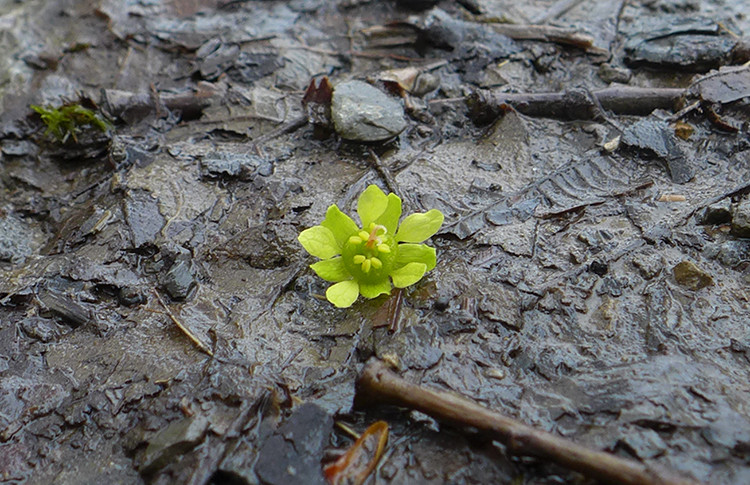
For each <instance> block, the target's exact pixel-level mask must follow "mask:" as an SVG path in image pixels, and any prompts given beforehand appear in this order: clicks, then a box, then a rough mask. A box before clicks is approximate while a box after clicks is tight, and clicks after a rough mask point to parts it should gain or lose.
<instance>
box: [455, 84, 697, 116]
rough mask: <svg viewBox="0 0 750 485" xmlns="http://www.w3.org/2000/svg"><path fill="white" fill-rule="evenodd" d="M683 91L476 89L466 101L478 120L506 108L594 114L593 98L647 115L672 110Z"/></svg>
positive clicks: (530, 112) (527, 112)
mask: <svg viewBox="0 0 750 485" xmlns="http://www.w3.org/2000/svg"><path fill="white" fill-rule="evenodd" d="M685 93H686V90H685V89H680V88H637V87H621V86H615V87H611V88H605V89H600V90H597V91H590V92H586V91H585V90H579V89H574V90H570V91H563V92H558V93H504V92H500V91H497V90H477V91H475V92H473V93H472V94H471V95H469V97H468V98H467V100H466V103H467V105H468V106H469V115H470V116H471V117H472V119H473V120H475V121H476V122H479V123H486V122H490V121H493V120H494V119H495V118H497V117H498V116H499V115H500V114H501V113H502V112H504V111H507V110H508V109H509V108H513V109H515V110H516V111H518V112H520V113H523V114H525V115H528V116H543V117H548V118H560V119H579V120H580V119H593V118H594V117H596V115H597V112H596V111H597V110H596V103H594V102H593V101H594V99H595V100H596V101H598V102H599V104H600V105H601V107H602V108H604V109H606V110H609V111H612V112H613V113H615V114H627V115H647V114H649V113H651V112H652V111H653V110H655V109H658V108H661V109H674V108H675V107H676V105H677V104H678V103H679V101H680V100H681V99H682V97H683V95H684V94H685ZM592 97H593V98H594V99H592Z"/></svg>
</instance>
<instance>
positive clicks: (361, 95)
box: [331, 81, 406, 142]
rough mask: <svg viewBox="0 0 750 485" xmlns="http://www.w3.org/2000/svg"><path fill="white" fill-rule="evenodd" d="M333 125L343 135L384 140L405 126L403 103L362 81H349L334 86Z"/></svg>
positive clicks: (344, 136) (362, 139) (359, 139)
mask: <svg viewBox="0 0 750 485" xmlns="http://www.w3.org/2000/svg"><path fill="white" fill-rule="evenodd" d="M331 115H332V118H333V125H334V128H335V129H336V133H338V134H339V135H340V136H341V138H343V139H345V140H352V141H364V142H370V141H383V140H387V139H388V138H393V137H394V136H396V135H398V134H399V133H401V132H402V131H404V128H406V119H405V118H404V108H403V107H402V106H401V103H399V102H398V101H396V100H395V99H394V98H392V97H390V96H388V95H387V94H385V93H384V92H382V91H380V90H379V89H377V88H375V87H373V86H371V85H369V84H367V83H365V82H362V81H347V82H343V83H341V84H339V85H337V86H336V87H335V88H334V90H333V101H332V104H331Z"/></svg>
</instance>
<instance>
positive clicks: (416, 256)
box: [396, 244, 437, 271]
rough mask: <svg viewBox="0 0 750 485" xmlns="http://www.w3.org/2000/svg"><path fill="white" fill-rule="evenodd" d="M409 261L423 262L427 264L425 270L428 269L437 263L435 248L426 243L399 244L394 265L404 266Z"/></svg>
mask: <svg viewBox="0 0 750 485" xmlns="http://www.w3.org/2000/svg"><path fill="white" fill-rule="evenodd" d="M409 263H424V264H425V265H426V266H427V271H430V270H431V269H432V268H434V267H435V264H436V263H437V256H436V254H435V248H432V247H430V246H428V245H426V244H399V245H398V256H396V267H397V268H398V267H400V266H405V265H407V264H409Z"/></svg>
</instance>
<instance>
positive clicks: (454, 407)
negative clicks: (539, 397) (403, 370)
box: [355, 359, 697, 485]
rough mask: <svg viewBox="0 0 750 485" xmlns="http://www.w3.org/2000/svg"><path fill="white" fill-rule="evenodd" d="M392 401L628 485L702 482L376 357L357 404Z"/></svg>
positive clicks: (361, 380) (363, 375) (368, 367)
mask: <svg viewBox="0 0 750 485" xmlns="http://www.w3.org/2000/svg"><path fill="white" fill-rule="evenodd" d="M376 403H382V404H392V405H396V406H402V407H407V408H413V409H417V410H419V411H421V412H423V413H425V414H428V415H430V416H432V417H433V418H436V419H439V420H441V421H445V422H448V423H451V424H453V425H459V426H470V427H473V428H475V429H478V430H480V431H484V432H488V433H490V435H491V436H492V438H493V439H496V440H497V441H500V442H502V443H503V444H505V446H506V447H507V448H508V450H509V451H510V452H511V453H513V454H518V455H528V456H535V457H539V458H543V459H547V460H550V461H553V462H555V463H557V464H558V465H562V466H564V467H566V468H568V469H570V470H575V471H578V472H580V473H582V474H584V475H586V476H587V477H590V478H594V479H597V480H601V481H603V482H607V483H617V484H623V485H657V484H658V485H697V482H695V481H693V480H692V479H689V478H684V477H680V476H676V475H674V474H672V473H670V472H667V471H664V470H660V469H657V468H655V467H651V466H648V465H644V464H642V463H638V462H635V461H633V460H627V459H624V458H619V457H617V456H614V455H612V454H609V453H605V452H603V451H597V450H592V449H589V448H586V447H584V446H581V445H578V444H576V443H574V442H572V441H570V440H567V439H565V438H561V437H559V436H557V435H553V434H552V433H548V432H546V431H541V430H537V429H534V428H532V427H530V426H527V425H525V424H523V423H520V422H518V421H516V420H514V419H511V418H509V417H506V416H503V415H502V414H498V413H495V412H492V411H490V410H489V409H487V408H485V407H482V406H480V405H479V404H476V403H475V402H473V401H471V400H469V399H466V398H463V397H460V396H457V395H454V394H450V393H447V392H442V391H436V390H432V389H427V388H424V387H422V386H419V385H416V384H412V383H410V382H407V381H405V380H404V379H402V378H400V377H399V376H397V375H396V374H394V373H393V372H391V371H390V370H389V369H388V368H387V367H386V365H385V364H384V363H383V362H381V361H379V360H377V359H372V360H370V362H368V363H367V365H366V366H365V368H364V369H363V370H362V373H361V374H360V377H359V380H358V381H357V394H356V398H355V405H359V406H361V405H372V404H376Z"/></svg>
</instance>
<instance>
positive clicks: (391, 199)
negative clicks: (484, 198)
mask: <svg viewBox="0 0 750 485" xmlns="http://www.w3.org/2000/svg"><path fill="white" fill-rule="evenodd" d="M357 214H359V219H360V221H361V222H362V226H361V227H359V226H357V224H356V223H355V222H354V221H353V220H352V218H351V217H349V216H347V215H346V214H344V213H343V212H341V210H339V208H338V207H337V206H336V204H334V205H332V206H330V207H329V208H328V210H327V211H326V218H325V219H324V220H323V222H322V223H321V224H320V225H319V226H314V227H311V228H309V229H305V230H304V231H302V232H301V233H300V235H299V237H298V238H297V239H298V240H299V242H300V244H302V246H303V247H304V248H305V249H306V250H307V252H308V253H310V254H312V255H313V256H316V257H318V258H320V259H321V260H322V261H318V262H317V263H315V264H312V265H310V267H311V268H312V269H313V271H315V273H317V275H318V276H320V277H321V278H323V279H324V280H326V281H331V282H333V283H335V284H333V285H331V286H330V287H328V290H327V291H326V298H328V301H330V302H331V303H333V304H334V305H336V306H337V307H339V308H346V307H349V306H351V305H352V303H354V301H355V300H356V299H357V297H358V296H359V295H362V296H364V297H365V298H376V297H378V296H380V295H382V294H389V293H390V292H391V288H392V286H391V281H393V286H395V287H396V288H405V287H407V286H409V285H413V284H414V283H416V282H417V281H419V280H421V279H422V277H423V276H424V274H425V273H426V272H427V271H430V270H431V269H432V268H434V267H435V263H436V261H437V259H436V255H435V248H432V247H430V246H427V245H426V244H420V243H422V242H424V241H425V240H426V239H427V238H429V237H431V236H432V235H433V234H435V233H436V232H437V231H438V229H440V226H442V225H443V214H442V213H441V212H440V211H439V210H437V209H432V210H429V211H427V212H424V213H417V214H411V215H409V216H407V217H405V218H404V220H403V221H402V222H401V225H400V226H399V224H398V221H399V219H401V199H400V198H399V197H398V196H397V195H396V194H393V193H390V194H388V195H386V194H385V193H384V192H383V191H382V190H380V188H378V186H376V185H370V186H369V187H367V189H365V191H364V192H362V195H360V197H359V201H358V202H357Z"/></svg>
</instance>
